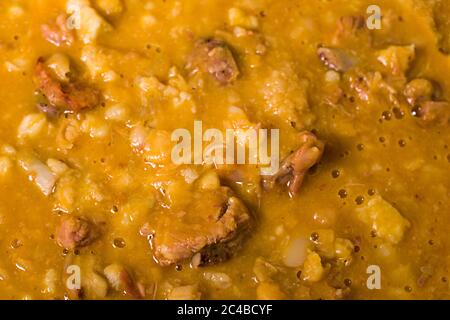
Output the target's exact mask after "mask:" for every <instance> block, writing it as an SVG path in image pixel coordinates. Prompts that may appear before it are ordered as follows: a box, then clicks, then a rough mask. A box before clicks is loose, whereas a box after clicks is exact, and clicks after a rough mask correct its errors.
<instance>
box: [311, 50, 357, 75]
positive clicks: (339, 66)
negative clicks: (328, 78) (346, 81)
mask: <svg viewBox="0 0 450 320" xmlns="http://www.w3.org/2000/svg"><path fill="white" fill-rule="evenodd" d="M317 55H318V56H319V58H320V60H321V61H322V62H323V63H324V64H325V66H327V67H328V68H329V69H332V70H335V71H338V72H345V71H347V70H349V69H350V68H351V67H352V66H353V65H354V60H353V58H352V57H351V56H350V55H348V54H347V53H346V52H344V51H343V50H341V49H335V48H325V47H322V48H319V49H318V50H317Z"/></svg>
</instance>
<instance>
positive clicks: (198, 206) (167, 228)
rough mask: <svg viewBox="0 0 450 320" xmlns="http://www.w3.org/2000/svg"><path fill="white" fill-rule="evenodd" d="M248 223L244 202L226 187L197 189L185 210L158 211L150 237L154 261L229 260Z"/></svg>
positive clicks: (249, 216) (214, 261)
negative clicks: (158, 214) (199, 190)
mask: <svg viewBox="0 0 450 320" xmlns="http://www.w3.org/2000/svg"><path fill="white" fill-rule="evenodd" d="M251 225H252V216H251V214H250V213H249V211H248V209H247V208H246V207H245V205H244V204H243V203H242V202H241V201H240V200H239V199H238V198H236V197H235V196H234V195H233V193H232V191H231V190H230V189H229V188H227V187H220V188H219V189H216V190H209V191H204V192H201V193H200V192H199V193H198V194H197V195H196V196H195V199H194V200H193V203H192V205H191V206H190V207H189V209H188V211H183V212H169V213H168V212H162V214H161V215H160V216H158V217H157V219H156V220H155V228H154V230H153V232H152V233H153V237H152V240H151V243H152V247H153V249H154V258H155V260H156V261H157V262H158V263H159V264H160V265H163V266H167V265H171V264H174V263H178V262H181V261H183V260H186V259H190V258H192V257H193V256H194V255H195V256H196V258H198V260H199V261H197V262H196V263H195V264H196V265H200V266H201V265H208V264H215V263H219V262H222V261H225V260H227V259H229V258H230V257H231V256H233V255H234V254H235V252H236V251H237V250H238V249H239V247H240V245H241V243H242V241H243V239H244V237H245V236H246V235H247V233H248V231H249V229H250V227H251Z"/></svg>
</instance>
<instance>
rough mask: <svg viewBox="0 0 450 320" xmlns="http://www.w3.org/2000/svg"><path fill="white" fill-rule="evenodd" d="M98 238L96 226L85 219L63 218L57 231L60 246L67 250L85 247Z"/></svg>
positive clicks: (67, 216)
mask: <svg viewBox="0 0 450 320" xmlns="http://www.w3.org/2000/svg"><path fill="white" fill-rule="evenodd" d="M96 238H97V230H96V227H95V225H94V224H93V223H92V222H90V221H89V220H87V219H86V218H83V217H74V216H69V215H66V216H63V217H62V219H61V224H60V225H59V227H58V229H57V231H56V240H57V242H58V244H59V245H60V246H61V247H63V248H66V249H71V250H73V249H75V248H79V247H85V246H87V245H89V244H91V243H92V242H93V241H94V240H95V239H96Z"/></svg>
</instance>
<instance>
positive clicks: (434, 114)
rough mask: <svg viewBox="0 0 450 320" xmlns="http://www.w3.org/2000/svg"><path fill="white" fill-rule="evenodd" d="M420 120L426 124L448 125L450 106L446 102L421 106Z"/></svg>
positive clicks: (434, 102) (428, 103)
mask: <svg viewBox="0 0 450 320" xmlns="http://www.w3.org/2000/svg"><path fill="white" fill-rule="evenodd" d="M418 116H419V118H420V119H421V120H422V121H423V122H424V124H428V125H433V124H438V125H448V124H449V122H450V105H449V103H448V102H446V101H427V102H424V103H422V104H421V105H420V110H419V112H418Z"/></svg>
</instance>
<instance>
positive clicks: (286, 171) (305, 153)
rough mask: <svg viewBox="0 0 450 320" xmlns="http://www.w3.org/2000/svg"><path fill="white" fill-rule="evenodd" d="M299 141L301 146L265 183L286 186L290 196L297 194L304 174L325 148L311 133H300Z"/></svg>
mask: <svg viewBox="0 0 450 320" xmlns="http://www.w3.org/2000/svg"><path fill="white" fill-rule="evenodd" d="M299 140H300V144H301V145H300V147H299V148H298V149H297V151H295V152H294V153H292V154H291V155H290V156H288V157H287V158H286V159H285V160H284V161H283V163H282V165H281V168H280V170H278V172H277V173H276V174H275V175H273V176H272V177H270V178H269V179H268V181H267V182H269V183H270V184H273V183H274V182H278V183H280V184H286V185H287V186H288V188H289V195H290V196H294V195H296V194H297V193H298V192H299V190H300V187H301V186H302V183H303V179H304V178H305V175H306V173H307V172H308V170H309V169H311V167H313V166H314V165H315V164H316V163H318V162H319V161H320V159H321V158H322V155H323V151H324V148H325V145H324V143H323V142H322V141H320V140H319V139H318V138H317V137H316V136H315V135H314V134H313V133H311V132H307V131H305V132H302V133H300V135H299Z"/></svg>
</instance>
